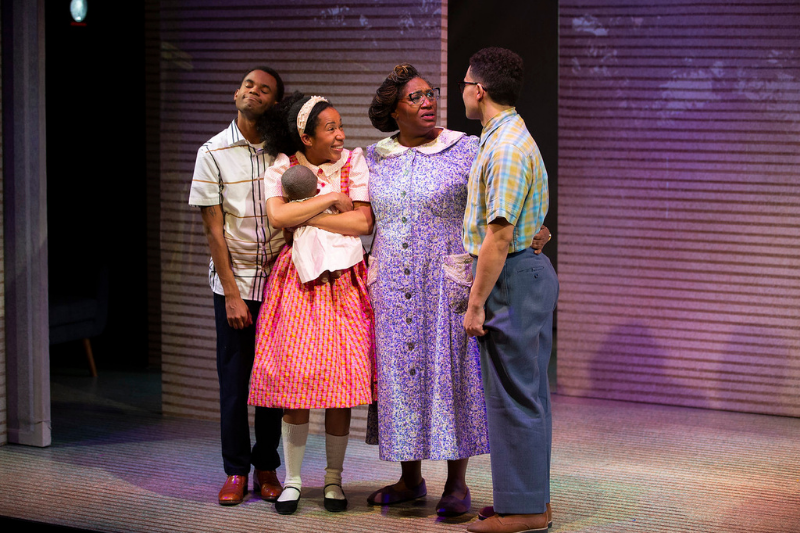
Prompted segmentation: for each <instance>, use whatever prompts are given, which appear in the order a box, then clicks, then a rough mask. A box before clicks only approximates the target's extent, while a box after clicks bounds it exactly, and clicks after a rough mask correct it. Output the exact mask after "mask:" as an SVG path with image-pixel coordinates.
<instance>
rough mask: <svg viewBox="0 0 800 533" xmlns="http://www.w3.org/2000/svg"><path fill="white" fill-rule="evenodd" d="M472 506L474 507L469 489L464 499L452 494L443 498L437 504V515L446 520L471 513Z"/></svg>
mask: <svg viewBox="0 0 800 533" xmlns="http://www.w3.org/2000/svg"><path fill="white" fill-rule="evenodd" d="M470 505H472V497H471V496H470V494H469V489H467V493H466V494H465V495H464V498H463V499H462V498H457V497H455V496H453V495H452V494H448V495H447V496H442V499H441V500H439V503H437V504H436V514H437V515H439V516H441V517H445V518H450V517H453V516H461V515H462V514H464V513H466V512H467V511H469V507H470Z"/></svg>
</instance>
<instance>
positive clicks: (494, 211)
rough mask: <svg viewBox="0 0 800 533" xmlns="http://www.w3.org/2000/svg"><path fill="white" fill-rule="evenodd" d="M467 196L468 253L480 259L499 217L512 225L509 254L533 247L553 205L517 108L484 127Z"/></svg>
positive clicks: (536, 150) (539, 158) (544, 172)
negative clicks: (488, 228)
mask: <svg viewBox="0 0 800 533" xmlns="http://www.w3.org/2000/svg"><path fill="white" fill-rule="evenodd" d="M467 194H468V196H467V210H466V212H465V213H464V234H463V240H464V248H465V249H466V250H467V252H469V253H470V254H472V255H478V253H479V252H480V249H481V244H482V243H483V239H484V238H485V237H486V226H487V225H488V224H489V223H490V222H493V221H494V220H495V219H497V218H501V217H502V218H504V219H506V220H507V221H508V222H509V223H510V224H512V225H513V226H514V236H513V239H512V241H511V244H510V245H509V248H508V252H509V253H513V252H518V251H520V250H524V249H525V248H527V247H528V246H530V245H531V241H532V240H533V236H534V235H536V232H538V231H539V229H540V228H541V227H542V223H543V222H544V217H545V215H546V214H547V208H548V206H549V192H548V188H547V170H546V169H545V168H544V162H543V161H542V155H541V154H540V153H539V147H538V146H536V143H535V142H534V141H533V137H531V134H530V133H528V128H526V127H525V122H524V121H523V120H522V117H520V116H519V115H518V114H517V111H516V109H514V108H511V109H508V110H506V111H503V112H502V113H499V114H498V115H496V116H494V117H492V119H491V120H489V122H487V123H486V125H485V126H484V127H483V131H482V132H481V141H480V148H479V149H478V155H477V156H476V157H475V161H474V162H473V163H472V169H471V170H470V173H469V184H468V186H467Z"/></svg>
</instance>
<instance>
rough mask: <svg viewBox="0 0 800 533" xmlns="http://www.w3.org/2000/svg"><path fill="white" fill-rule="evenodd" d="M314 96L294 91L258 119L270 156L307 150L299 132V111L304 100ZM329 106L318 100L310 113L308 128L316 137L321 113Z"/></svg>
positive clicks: (259, 129) (309, 132)
mask: <svg viewBox="0 0 800 533" xmlns="http://www.w3.org/2000/svg"><path fill="white" fill-rule="evenodd" d="M309 100H311V97H310V96H305V95H304V94H303V93H301V92H298V91H295V92H293V93H292V94H290V95H289V96H287V97H286V98H284V99H283V100H281V101H280V102H279V103H277V104H275V105H274V106H272V107H271V108H270V109H268V110H267V111H266V113H264V114H263V115H262V116H261V118H259V120H258V124H257V128H258V131H259V133H261V138H262V139H263V140H264V141H266V146H265V148H264V149H265V150H266V151H267V153H268V154H270V155H271V156H273V157H274V156H277V155H278V154H281V153H282V154H293V153H295V152H297V151H300V152H303V153H305V152H306V147H305V145H304V144H303V141H301V140H300V133H299V132H298V131H297V115H298V114H299V113H300V109H301V108H302V107H303V104H305V103H306V102H308V101H309ZM329 107H333V106H332V105H331V104H330V103H329V102H317V103H316V104H314V107H312V108H311V113H309V114H308V120H307V121H306V128H305V131H306V133H308V134H309V135H311V136H312V137H313V133H314V130H316V129H317V125H318V122H319V114H320V113H322V112H323V111H324V110H326V109H328V108H329Z"/></svg>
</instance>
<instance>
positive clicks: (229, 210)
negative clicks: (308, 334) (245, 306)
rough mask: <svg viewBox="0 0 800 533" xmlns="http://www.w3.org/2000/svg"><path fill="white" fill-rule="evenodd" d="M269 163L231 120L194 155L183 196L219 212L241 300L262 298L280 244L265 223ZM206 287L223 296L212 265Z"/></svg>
mask: <svg viewBox="0 0 800 533" xmlns="http://www.w3.org/2000/svg"><path fill="white" fill-rule="evenodd" d="M272 161H273V158H272V156H270V155H268V154H267V153H266V152H265V151H264V145H263V143H261V144H250V143H249V142H248V141H247V139H245V138H244V136H243V135H242V132H241V131H239V127H238V126H237V125H236V120H235V119H234V120H233V122H231V124H230V126H228V127H227V128H226V129H225V130H224V131H222V132H220V133H218V134H217V135H215V136H214V137H212V138H211V140H209V141H208V142H207V143H205V144H204V145H203V146H201V147H200V149H199V150H198V151H197V162H196V163H195V167H194V176H193V177H192V187H191V190H190V192H189V205H193V206H198V207H205V206H210V205H221V206H222V211H223V213H224V217H225V219H224V226H223V229H224V233H225V242H226V244H227V245H228V251H229V252H230V259H231V269H232V270H233V275H234V278H235V279H236V285H237V287H239V293H240V294H241V297H242V298H243V299H245V300H257V301H261V299H262V298H263V297H264V287H265V286H266V283H267V275H268V274H269V271H270V269H271V268H272V264H273V263H274V262H275V259H277V257H278V253H279V252H280V251H281V248H282V247H283V244H284V240H283V232H282V231H281V230H277V229H275V228H273V227H272V226H271V225H270V224H269V221H268V220H267V212H266V203H265V202H266V198H265V194H264V179H263V176H264V172H265V171H266V170H267V168H269V166H270V165H271V164H272ZM208 281H209V285H211V290H213V291H214V292H215V293H216V294H220V295H223V296H224V294H225V292H224V290H223V289H222V283H221V282H220V279H219V275H218V274H217V270H216V268H215V267H214V261H213V259H212V260H211V261H210V262H209V267H208Z"/></svg>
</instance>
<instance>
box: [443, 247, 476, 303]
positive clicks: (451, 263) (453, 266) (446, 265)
mask: <svg viewBox="0 0 800 533" xmlns="http://www.w3.org/2000/svg"><path fill="white" fill-rule="evenodd" d="M442 274H443V275H444V280H443V283H444V288H445V291H447V301H448V303H449V305H450V310H451V311H453V312H454V313H458V314H460V315H463V314H464V313H466V312H467V304H468V303H469V290H470V287H472V256H470V255H469V254H454V255H446V256H444V258H443V259H442Z"/></svg>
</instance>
